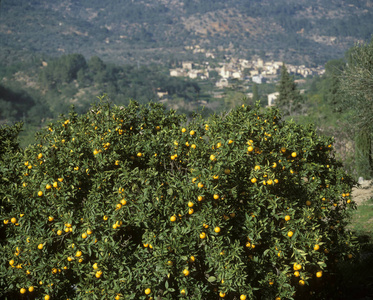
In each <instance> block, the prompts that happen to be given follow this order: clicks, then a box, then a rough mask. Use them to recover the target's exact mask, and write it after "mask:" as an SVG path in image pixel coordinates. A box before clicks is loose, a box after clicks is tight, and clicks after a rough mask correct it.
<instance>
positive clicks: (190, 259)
mask: <svg viewBox="0 0 373 300" xmlns="http://www.w3.org/2000/svg"><path fill="white" fill-rule="evenodd" d="M195 261H196V258H195V257H194V256H193V255H192V256H191V257H190V258H189V262H191V263H193V262H195Z"/></svg>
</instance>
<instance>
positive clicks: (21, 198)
mask: <svg viewBox="0 0 373 300" xmlns="http://www.w3.org/2000/svg"><path fill="white" fill-rule="evenodd" d="M36 139H37V141H36V143H35V145H30V146H29V147H27V148H26V149H25V151H24V156H23V158H22V161H20V162H19V163H17V167H16V170H15V172H14V173H15V174H18V173H19V174H21V175H20V178H19V179H17V180H19V184H17V183H14V184H13V185H14V187H15V192H14V193H13V194H12V195H11V196H9V197H8V200H7V209H6V210H5V209H3V210H2V211H1V218H2V220H3V223H2V226H3V230H5V231H6V237H7V239H6V242H4V243H3V245H2V253H3V255H2V256H1V258H0V261H1V270H0V272H1V273H0V279H1V282H2V289H1V291H2V292H1V291H0V293H2V294H1V295H2V296H3V297H8V298H11V299H15V298H16V297H20V298H22V297H28V298H29V299H30V298H31V299H32V298H37V299H41V298H43V299H66V298H70V299H87V298H88V299H144V300H145V299H183V298H184V299H201V300H202V299H220V298H224V299H240V300H244V299H293V298H296V297H303V298H304V297H306V298H307V296H308V297H312V298H313V299H315V298H316V296H315V295H312V292H316V295H319V294H320V293H321V292H320V289H321V290H322V286H323V282H325V281H326V282H329V279H328V278H330V277H331V275H332V274H333V272H334V268H335V265H336V262H337V260H349V259H351V258H353V257H354V256H355V255H356V245H355V243H354V241H353V239H352V236H351V234H350V232H349V231H348V230H346V224H347V221H348V214H349V211H350V210H351V209H353V208H354V207H355V204H354V203H353V201H352V200H351V198H350V192H351V187H352V185H353V184H354V182H353V181H352V179H351V178H350V177H349V176H348V175H347V174H345V172H344V171H343V169H342V167H341V165H340V164H339V163H338V162H337V161H336V160H335V159H334V155H333V151H332V149H333V146H332V141H331V139H329V138H326V137H319V136H318V135H317V134H316V133H315V131H314V129H312V128H311V127H307V128H305V127H302V126H298V125H296V124H294V123H292V122H285V121H282V120H281V118H280V115H279V113H278V110H276V109H265V110H263V109H261V108H260V107H259V106H255V107H246V106H242V107H238V108H237V109H234V110H232V111H230V112H229V113H227V114H225V115H222V116H212V117H211V118H209V120H208V121H204V120H203V119H202V118H201V117H199V116H195V117H194V118H193V119H192V120H189V121H187V120H186V118H185V117H184V116H180V115H177V114H176V112H175V111H166V110H165V108H164V107H163V106H161V105H158V104H149V105H148V106H140V105H138V104H137V103H136V102H131V103H130V104H129V106H128V107H116V106H111V105H110V104H108V103H104V102H102V103H100V104H98V105H96V106H93V107H92V108H91V110H90V111H89V112H88V113H86V114H85V115H80V116H78V115H77V114H76V113H74V112H71V113H70V114H69V115H68V116H66V117H63V116H62V117H61V119H60V120H59V121H57V122H55V123H53V124H50V125H49V127H48V128H46V129H45V130H43V131H41V132H40V133H39V134H38V135H37V137H36ZM310 293H311V294H310ZM17 295H18V296H17ZM310 295H311V296H310Z"/></svg>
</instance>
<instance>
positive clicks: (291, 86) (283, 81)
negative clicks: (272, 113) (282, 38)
mask: <svg viewBox="0 0 373 300" xmlns="http://www.w3.org/2000/svg"><path fill="white" fill-rule="evenodd" d="M277 91H278V92H279V96H278V97H277V99H276V101H275V104H276V106H277V107H278V108H279V109H281V111H282V113H283V114H284V116H291V115H293V114H294V113H295V112H296V111H297V110H298V109H299V107H300V104H301V100H302V96H301V94H300V92H299V90H298V89H297V85H296V83H295V82H294V79H293V77H291V76H290V74H289V72H288V70H287V68H286V66H285V64H283V65H282V68H281V78H280V83H279V85H278V87H277Z"/></svg>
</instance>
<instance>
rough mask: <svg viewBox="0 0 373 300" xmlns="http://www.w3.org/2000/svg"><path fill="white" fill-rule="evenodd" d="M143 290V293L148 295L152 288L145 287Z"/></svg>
mask: <svg viewBox="0 0 373 300" xmlns="http://www.w3.org/2000/svg"><path fill="white" fill-rule="evenodd" d="M144 292H145V295H149V294H150V293H151V292H152V290H151V289H149V288H147V289H146V290H145V291H144Z"/></svg>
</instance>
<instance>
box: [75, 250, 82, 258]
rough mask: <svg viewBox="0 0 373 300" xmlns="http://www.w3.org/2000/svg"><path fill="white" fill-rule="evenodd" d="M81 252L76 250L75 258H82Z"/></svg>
mask: <svg viewBox="0 0 373 300" xmlns="http://www.w3.org/2000/svg"><path fill="white" fill-rule="evenodd" d="M82 254H83V253H82V251H80V250H78V251H77V252H76V253H75V256H76V257H80V256H82Z"/></svg>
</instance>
